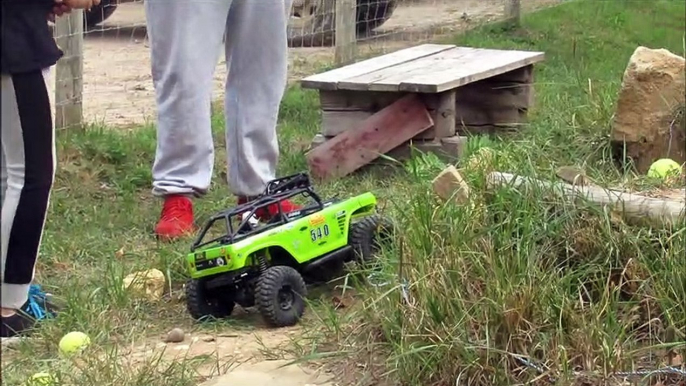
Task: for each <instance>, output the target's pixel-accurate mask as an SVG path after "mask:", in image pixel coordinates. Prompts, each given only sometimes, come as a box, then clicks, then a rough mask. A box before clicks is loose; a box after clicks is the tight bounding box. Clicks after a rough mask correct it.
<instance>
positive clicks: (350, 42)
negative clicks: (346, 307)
mask: <svg viewBox="0 0 686 386" xmlns="http://www.w3.org/2000/svg"><path fill="white" fill-rule="evenodd" d="M335 15H336V40H335V44H336V47H335V52H334V62H335V63H336V64H337V65H341V64H348V63H351V62H352V61H353V60H354V59H355V51H356V48H357V47H356V43H357V31H356V28H355V25H356V19H357V2H356V0H336V13H335Z"/></svg>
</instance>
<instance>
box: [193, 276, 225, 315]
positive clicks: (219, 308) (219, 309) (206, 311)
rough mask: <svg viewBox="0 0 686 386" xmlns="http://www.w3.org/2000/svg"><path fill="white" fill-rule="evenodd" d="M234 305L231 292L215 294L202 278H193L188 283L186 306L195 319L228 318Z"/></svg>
mask: <svg viewBox="0 0 686 386" xmlns="http://www.w3.org/2000/svg"><path fill="white" fill-rule="evenodd" d="M234 306H235V303H234V301H233V299H231V297H230V295H229V294H226V295H225V296H213V294H211V293H210V292H209V291H207V289H206V288H205V284H204V282H203V281H201V280H197V279H191V280H189V281H188V282H187V283H186V308H187V309H188V313H189V314H190V315H191V317H192V318H193V319H195V320H198V321H203V320H205V319H207V318H216V319H223V318H227V317H229V316H231V313H232V312H233V308H234Z"/></svg>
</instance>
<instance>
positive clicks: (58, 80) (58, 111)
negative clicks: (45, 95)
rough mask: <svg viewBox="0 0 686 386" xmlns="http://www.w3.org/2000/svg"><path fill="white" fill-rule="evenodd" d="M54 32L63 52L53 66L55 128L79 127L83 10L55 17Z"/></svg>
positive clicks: (81, 107)
mask: <svg viewBox="0 0 686 386" xmlns="http://www.w3.org/2000/svg"><path fill="white" fill-rule="evenodd" d="M54 35H55V40H56V41H57V45H58V46H59V47H60V48H61V49H62V52H63V53H64V56H62V58H61V59H60V60H59V61H58V62H57V65H56V70H55V128H56V129H61V128H67V127H78V126H81V124H82V122H83V10H82V9H75V10H72V11H71V13H69V14H66V15H64V16H61V17H58V18H57V20H55V30H54Z"/></svg>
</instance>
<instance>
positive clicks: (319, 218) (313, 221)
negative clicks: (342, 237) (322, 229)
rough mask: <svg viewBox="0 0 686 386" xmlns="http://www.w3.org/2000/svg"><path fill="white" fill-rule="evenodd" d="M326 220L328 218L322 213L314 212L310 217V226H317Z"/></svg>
mask: <svg viewBox="0 0 686 386" xmlns="http://www.w3.org/2000/svg"><path fill="white" fill-rule="evenodd" d="M325 222H326V218H324V216H323V215H322V214H319V213H317V214H314V215H312V217H310V226H313V227H316V226H319V225H322V224H324V223H325Z"/></svg>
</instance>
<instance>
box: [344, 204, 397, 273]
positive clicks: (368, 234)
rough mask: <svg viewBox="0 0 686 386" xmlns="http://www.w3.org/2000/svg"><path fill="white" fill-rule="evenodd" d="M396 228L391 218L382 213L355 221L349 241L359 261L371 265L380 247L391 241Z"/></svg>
mask: <svg viewBox="0 0 686 386" xmlns="http://www.w3.org/2000/svg"><path fill="white" fill-rule="evenodd" d="M394 230H395V226H394V225H393V223H392V222H391V220H390V219H388V218H386V217H383V216H380V215H373V216H369V217H366V218H364V219H362V220H361V221H359V222H357V223H354V224H353V225H352V227H351V229H350V236H349V242H350V245H351V246H352V247H353V251H354V253H355V258H356V259H357V261H358V262H360V263H362V265H365V266H366V265H371V264H372V263H373V262H374V260H375V254H376V253H377V252H379V249H380V247H381V246H382V245H384V244H387V243H388V242H390V241H391V238H392V237H393V232H394Z"/></svg>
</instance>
